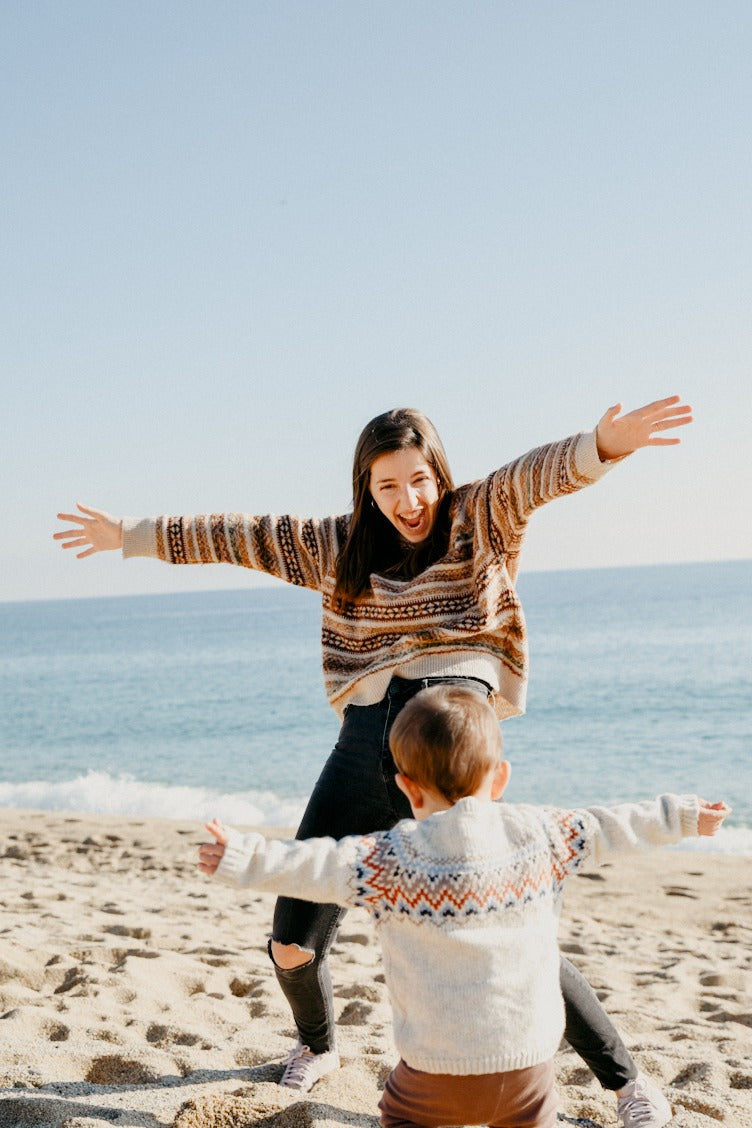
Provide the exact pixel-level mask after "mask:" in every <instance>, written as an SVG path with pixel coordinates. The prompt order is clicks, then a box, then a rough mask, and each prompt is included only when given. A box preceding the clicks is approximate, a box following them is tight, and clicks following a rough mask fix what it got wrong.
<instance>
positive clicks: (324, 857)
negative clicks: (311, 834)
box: [197, 819, 378, 907]
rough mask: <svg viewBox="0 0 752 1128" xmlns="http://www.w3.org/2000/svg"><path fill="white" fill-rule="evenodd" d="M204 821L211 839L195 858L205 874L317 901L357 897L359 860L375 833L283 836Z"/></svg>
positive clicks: (345, 901)
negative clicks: (336, 835) (245, 830)
mask: <svg viewBox="0 0 752 1128" xmlns="http://www.w3.org/2000/svg"><path fill="white" fill-rule="evenodd" d="M205 825H206V829H207V830H208V831H209V833H210V834H211V835H212V837H213V838H214V842H211V843H202V845H201V846H199V850H198V863H197V864H198V868H199V869H200V870H201V872H202V873H205V874H207V875H208V876H209V877H213V878H215V880H217V881H222V882H225V883H227V884H229V885H250V886H252V887H253V888H254V889H258V890H260V891H262V892H267V893H281V894H284V895H285V896H288V897H298V898H299V899H300V900H303V901H316V902H319V903H320V904H335V905H342V906H343V907H352V906H354V905H356V904H359V903H360V901H359V893H358V883H357V881H356V880H355V878H356V871H357V865H358V860H359V857H360V856H361V854H362V853H363V852H365V853H368V852H369V851H370V850H372V848H373V842H374V840H373V836H371V835H360V836H359V835H353V836H351V837H349V838H343V839H341V840H340V841H339V842H335V840H334V839H333V838H309V839H304V840H299V839H291V840H287V841H286V840H284V839H277V838H268V839H267V838H265V837H264V835H263V834H259V832H258V831H249V832H248V833H247V834H241V833H240V832H239V831H237V830H235V829H234V828H232V827H226V826H224V824H223V823H221V822H220V821H219V820H218V819H212V821H211V822H208V823H206V824H205ZM377 837H378V836H377Z"/></svg>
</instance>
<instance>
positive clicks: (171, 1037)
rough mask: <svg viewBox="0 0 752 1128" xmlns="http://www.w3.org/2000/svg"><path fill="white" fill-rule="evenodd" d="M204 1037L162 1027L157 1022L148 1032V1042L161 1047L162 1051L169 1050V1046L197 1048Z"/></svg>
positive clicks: (173, 1028) (169, 1027) (170, 1027)
mask: <svg viewBox="0 0 752 1128" xmlns="http://www.w3.org/2000/svg"><path fill="white" fill-rule="evenodd" d="M202 1037H203V1036H202V1035H201V1034H193V1033H191V1032H189V1031H185V1030H177V1029H176V1028H175V1027H173V1026H162V1025H160V1024H159V1023H156V1022H153V1023H152V1024H151V1026H150V1027H149V1029H148V1030H147V1031H146V1041H147V1042H151V1044H152V1045H154V1046H159V1048H160V1049H167V1047H169V1046H195V1045H197V1044H198V1043H199V1042H200V1041H201V1039H202Z"/></svg>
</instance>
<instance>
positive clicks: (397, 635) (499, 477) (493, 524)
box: [123, 434, 608, 717]
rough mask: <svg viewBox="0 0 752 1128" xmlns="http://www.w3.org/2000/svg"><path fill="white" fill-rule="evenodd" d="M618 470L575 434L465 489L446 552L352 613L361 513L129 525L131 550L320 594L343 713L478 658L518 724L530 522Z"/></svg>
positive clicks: (331, 680)
mask: <svg viewBox="0 0 752 1128" xmlns="http://www.w3.org/2000/svg"><path fill="white" fill-rule="evenodd" d="M607 469H608V466H607V465H606V464H602V463H601V462H600V460H599V459H598V456H597V450H596V445H595V437H594V435H592V434H586V435H576V436H573V437H571V438H568V439H563V440H561V441H560V442H556V443H550V444H548V445H546V446H543V447H539V448H537V449H535V450H532V451H529V452H528V453H527V454H525V455H522V456H521V457H520V458H518V459H515V461H513V462H510V463H509V464H508V465H506V466H503V467H502V468H501V469H500V470H497V471H495V473H493V474H491V475H490V476H489V477H488V478H485V479H482V480H480V481H477V482H473V483H470V484H469V485H466V486H461V487H460V488H459V489H457V490H456V491H455V493H454V497H453V505H452V523H451V529H450V536H449V546H448V550H447V552H446V554H445V555H444V556H443V557H442V558H441V559H440V560H438V561H437V562H436V563H435V564H433V565H432V566H431V567H429V568H427V569H426V570H425V571H424V572H422V573H421V574H420V575H418V576H416V577H414V578H413V579H411V580H396V579H390V578H387V577H384V576H379V575H375V574H374V575H372V577H371V590H370V591H369V592H367V593H366V594H365V595H363V596H362V597H361V598H359V599H358V601H357V602H356V603H354V604H351V605H349V606H348V607H347V608H345V609H344V610H335V608H334V607H333V604H332V595H333V592H334V585H335V569H336V561H337V556H338V554H339V552H340V551H341V549H342V547H343V545H344V543H345V540H346V538H347V533H348V529H349V525H350V515H344V516H338V517H325V518H320V519H319V518H308V519H303V518H300V517H295V516H276V515H274V514H269V515H266V516H253V515H249V514H244V513H214V514H209V515H203V516H182V517H180V516H168V517H159V518H147V519H146V520H144V521H140V522H133V521H132V520H131V519H126V521H125V522H124V541H123V552H124V555H126V556H138V555H145V556H157V557H159V558H160V559H162V560H165V561H167V562H168V563H172V564H213V563H226V564H233V565H237V566H240V567H243V568H252V569H257V570H259V571H262V572H266V573H267V574H269V575H272V576H276V577H277V578H279V579H282V580H285V581H287V582H288V583H292V584H296V585H298V586H301V587H307V588H311V589H313V590H316V591H319V592H320V593H321V596H322V627H321V641H322V664H323V671H324V683H325V688H326V693H327V696H328V698H329V701H330V702H331V704H332V706H333V707H334V708H335V709H336V710H337V712H339V713H340V714H342V712H343V711H344V708H345V706H346V705H347V704H348V703H349V702H350V701H355V702H357V703H358V704H369V703H372V702H374V701H378V700H380V699H381V698H382V697H383V695H384V692H385V690H386V686H387V684H388V682H389V678H390V677H391V675H392V673H393V672H394V671H395V670H398V669H400V668H404V667H406V666H411V664H412V666H414V664H415V663H416V662H418V663H420V664H427V665H428V666H429V667H430V668H431V672H433V671H435V670H441V669H442V667H443V668H444V669H452V668H453V664H456V663H457V662H465V663H466V662H467V661H468V658H470V660H477V661H478V662H480V663H483V664H484V665H485V667H487V668H488V667H490V669H491V670H492V671H493V672H492V674H491V675H490V680H492V681H493V682H495V683H496V684H494V688H495V689H496V690H498V693H497V694H496V699H495V705H496V711H497V713H498V715H499V716H500V717H504V716H510V715H513V714H515V713H521V712H523V710H524V705H525V691H526V684H527V632H526V627H525V620H524V615H523V613H522V608H521V606H520V602H519V599H518V597H517V593H516V591H515V588H514V584H515V581H516V577H517V572H518V567H519V554H520V549H521V547H522V543H523V540H524V535H525V530H526V527H527V521H528V518H529V516H530V515H531V513H532V512H533V511H534V510H535V509H536V508H538V507H539V506H541V505H544V504H545V503H546V502H548V501H551V500H553V499H554V498H557V497H563V496H565V495H567V494H569V493H572V492H573V491H575V490H578V489H581V488H582V487H583V486H586V485H589V484H591V483H592V482H594V481H596V480H597V479H598V478H599V477H601V476H602V475H603V474H604V473H605V472H606V470H607ZM420 676H426V675H425V674H424V673H421V675H420ZM480 676H484V675H480ZM486 680H489V678H488V677H486Z"/></svg>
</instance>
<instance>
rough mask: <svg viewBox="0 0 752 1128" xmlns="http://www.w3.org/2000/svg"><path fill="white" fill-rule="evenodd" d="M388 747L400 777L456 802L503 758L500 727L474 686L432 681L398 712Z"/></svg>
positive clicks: (472, 789) (469, 793)
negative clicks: (466, 686) (470, 687)
mask: <svg viewBox="0 0 752 1128" xmlns="http://www.w3.org/2000/svg"><path fill="white" fill-rule="evenodd" d="M389 746H390V748H391V750H392V756H393V757H394V762H395V764H396V765H397V770H398V771H399V772H400V773H401V774H402V775H405V776H407V777H408V779H411V780H412V781H413V783H417V784H418V785H419V786H420V787H425V788H427V789H428V790H430V791H435V792H438V793H439V795H443V796H444V798H445V799H448V800H449V802H450V803H456V802H457V800H458V799H462V798H463V797H464V796H465V795H472V794H474V792H475V791H477V790H478V787H479V786H480V784H481V781H482V780H483V777H484V776H485V775H486V774H487V773H488V772H489V771H490V770H491V769H492V768H495V767H496V766H497V764H498V763H499V761H500V760H501V728H500V726H499V722H498V721H497V719H496V715H495V714H494V711H493V709H492V708H491V706H490V705H489V704H488V703H487V702H486V701H484V700H483V698H482V697H481V696H480V694H479V693H478V692H477V691H476V690H474V689H469V688H465V687H464V686H460V685H434V686H430V687H429V688H428V689H422V690H421V691H420V693H416V695H415V697H412V698H411V699H410V700H409V701H408V703H407V704H406V705H405V707H404V708H403V709H402V711H401V712H400V713H399V715H398V717H397V719H396V721H395V722H394V726H393V728H392V731H391V735H390V737H389Z"/></svg>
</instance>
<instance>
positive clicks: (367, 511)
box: [334, 407, 454, 609]
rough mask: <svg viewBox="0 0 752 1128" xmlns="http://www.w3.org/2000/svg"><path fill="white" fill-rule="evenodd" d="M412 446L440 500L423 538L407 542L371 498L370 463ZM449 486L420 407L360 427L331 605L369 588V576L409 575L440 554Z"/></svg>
mask: <svg viewBox="0 0 752 1128" xmlns="http://www.w3.org/2000/svg"><path fill="white" fill-rule="evenodd" d="M410 447H415V448H416V449H417V450H419V451H420V453H421V454H422V455H423V457H424V458H425V460H426V462H428V463H429V465H430V466H432V467H433V470H434V473H435V474H436V481H437V484H438V489H439V502H438V505H437V507H436V517H435V520H434V523H433V527H432V529H431V531H430V533H429V534H428V536H427V537H426V539H425V540H424V541H422V542H421V543H420V544H418V545H414V546H413V545H407V544H406V543H405V541H404V540H403V539H402V538H401V537H400V535H399V533H398V532H397V530H396V529H395V528H394V526H393V525H392V523H391V521H388V520H387V518H386V517H384V515H383V514H382V513H381V511H380V510H379V509H378V508H377V507H376V504H375V502H374V501H373V499H372V497H371V488H370V486H371V466H372V465H373V463H374V462H375V461H376V459H377V458H378V457H379V456H380V455H382V454H390V453H391V452H392V451H395V450H407V449H409V448H410ZM453 490H454V482H453V481H452V472H451V470H450V469H449V463H448V462H447V456H446V454H445V453H444V447H443V446H442V445H441V439H440V438H439V436H438V434H437V433H436V428H435V427H434V425H433V423H432V422H431V420H430V419H427V418H426V416H425V415H424V414H423V413H422V412H421V411H416V410H415V409H414V408H412V407H398V408H395V409H394V410H392V411H385V412H384V413H383V415H377V416H376V418H375V419H372V420H371V422H370V423H368V424H367V425H366V426H365V427H364V428H363V430H362V431H361V434H360V438H359V439H358V442H357V444H356V446H355V456H354V458H353V513H352V519H351V521H350V529H349V532H348V534H347V540H346V541H345V546H344V548H343V549H342V551H341V552H340V554H339V556H338V558H337V579H336V585H335V588H334V604H335V607H338V608H340V609H342V608H344V607H345V606H346V605H347V604H349V603H351V602H353V601H354V600H356V599H357V598H358V596H360V595H362V594H363V593H364V592H365V591H367V590H368V587H369V585H370V575H371V573H372V572H378V573H380V574H381V575H389V576H395V577H397V578H399V579H410V578H411V577H412V576H417V575H418V573H419V572H422V571H423V569H424V568H427V567H428V566H429V564H432V563H433V562H434V561H435V560H438V559H439V558H440V557H441V556H443V555H444V553H445V552H446V549H447V540H448V532H449V524H450V521H449V511H450V506H451V495H452V491H453Z"/></svg>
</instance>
